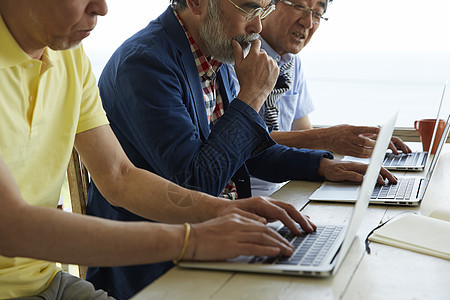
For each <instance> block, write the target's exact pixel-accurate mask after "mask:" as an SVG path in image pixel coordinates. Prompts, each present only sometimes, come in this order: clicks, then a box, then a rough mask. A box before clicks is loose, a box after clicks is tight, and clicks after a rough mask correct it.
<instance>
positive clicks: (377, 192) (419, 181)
mask: <svg viewBox="0 0 450 300" xmlns="http://www.w3.org/2000/svg"><path fill="white" fill-rule="evenodd" d="M449 131H450V115H449V116H448V118H447V122H446V124H445V127H444V132H443V133H442V137H441V139H440V140H439V144H438V147H437V149H436V153H435V154H434V156H433V159H432V160H431V163H430V166H429V168H428V170H427V172H426V175H425V176H397V179H398V183H397V184H389V183H387V184H386V185H379V184H377V185H376V186H375V188H374V190H373V193H372V196H371V199H370V203H373V204H391V205H419V204H420V202H421V201H422V199H423V196H424V194H425V191H426V188H427V187H428V183H429V181H430V179H431V175H432V174H433V172H434V169H435V167H436V164H437V161H438V160H439V155H440V154H441V150H442V148H443V147H444V144H445V142H446V140H447V137H448V134H449ZM359 190H360V185H359V184H354V183H342V182H329V181H326V182H324V183H323V184H322V185H321V186H320V187H319V188H318V189H317V190H316V191H315V192H314V193H313V194H312V195H311V196H310V197H309V199H310V200H313V201H328V202H329V201H332V202H354V201H355V200H356V199H357V197H358V193H359Z"/></svg>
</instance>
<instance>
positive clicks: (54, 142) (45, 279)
mask: <svg viewBox="0 0 450 300" xmlns="http://www.w3.org/2000/svg"><path fill="white" fill-rule="evenodd" d="M0 45H1V46H0V156H1V157H2V158H3V160H4V161H5V163H6V165H7V166H8V168H9V170H10V171H11V173H12V174H13V176H14V179H15V180H16V182H17V184H18V185H19V188H20V191H21V194H22V197H23V198H24V199H25V201H26V202H27V203H29V204H31V205H36V206H44V207H54V208H55V209H56V206H57V203H58V199H59V195H60V192H61V186H62V183H63V180H64V176H65V172H66V169H67V164H68V162H69V158H70V155H71V152H72V148H73V143H74V139H75V134H76V133H79V132H82V131H86V130H88V129H92V128H95V127H98V126H100V125H104V124H108V120H107V118H106V114H105V112H104V110H103V108H102V105H101V101H100V97H99V92H98V88H97V84H96V80H95V77H94V75H93V74H92V72H91V65H90V62H89V60H88V58H87V57H86V55H85V53H84V51H83V49H82V47H81V46H80V47H78V48H75V49H71V50H65V51H53V50H51V49H48V48H47V49H46V50H45V53H44V55H43V57H42V60H35V59H32V58H30V57H29V56H28V55H27V54H26V53H25V52H24V51H23V50H22V49H21V48H20V47H19V45H18V44H17V43H16V41H15V39H14V38H13V37H12V36H11V34H10V32H9V31H8V29H7V27H6V26H5V23H4V22H3V20H2V18H1V17H0ZM0 209H1V208H0ZM42 222H45V220H42ZM10 226H14V224H11V225H10ZM0 243H1V241H0ZM38 246H39V245H37V247H38ZM58 271H59V270H58V269H57V268H56V266H55V263H51V262H46V261H40V260H34V259H28V258H18V257H16V258H7V257H3V256H0V299H4V298H14V297H22V296H31V295H35V294H38V293H40V292H42V291H43V290H44V289H45V288H46V287H47V286H48V284H49V283H50V281H51V279H52V278H53V276H54V275H55V274H56V272H58Z"/></svg>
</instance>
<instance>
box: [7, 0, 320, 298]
mask: <svg viewBox="0 0 450 300" xmlns="http://www.w3.org/2000/svg"><path fill="white" fill-rule="evenodd" d="M106 12H107V6H106V3H105V1H104V0H46V1H36V0H1V1H0V44H1V47H0V131H1V133H0V299H6V298H17V297H27V296H33V295H38V294H40V296H39V299H41V298H43V299H64V298H66V297H71V298H73V299H92V298H96V299H100V298H107V295H106V294H105V293H104V292H102V291H94V289H93V287H92V285H91V284H90V283H87V282H86V281H83V280H81V279H78V278H76V277H73V276H71V275H69V274H66V273H64V272H61V271H60V270H59V269H57V267H56V266H55V264H54V263H52V261H59V262H63V263H76V264H82V265H91V266H113V265H132V264H144V263H153V262H160V261H167V260H171V259H175V258H176V259H177V260H180V259H183V258H184V259H196V260H205V259H207V260H211V259H225V258H228V257H234V256H236V255H239V254H247V255H278V254H280V253H281V254H283V255H290V254H291V253H292V248H291V246H290V245H289V244H288V243H287V241H286V240H284V239H283V238H282V237H280V236H279V235H278V234H277V233H276V232H274V231H272V230H271V229H269V228H268V227H266V226H265V225H264V223H265V218H267V219H280V220H281V221H283V223H285V224H286V225H288V227H289V228H291V230H292V231H293V232H294V233H299V229H298V228H297V227H296V226H295V222H297V223H299V224H300V225H301V227H302V228H303V229H304V230H305V231H309V232H311V231H313V230H314V227H315V226H314V224H312V223H311V222H310V221H309V220H308V219H307V218H304V217H303V216H302V215H301V214H300V213H299V212H297V211H296V210H295V208H294V207H292V206H291V205H288V204H284V203H282V202H279V201H275V200H265V199H262V198H250V199H244V200H240V201H228V200H224V199H219V198H216V197H211V196H208V195H206V194H202V193H198V192H193V191H189V190H186V189H184V188H181V187H179V186H177V185H175V184H173V183H170V182H168V181H166V180H164V179H162V178H160V177H158V176H156V175H154V174H152V173H150V172H147V171H144V170H141V169H138V168H136V167H134V166H133V165H132V164H131V163H130V161H129V160H128V159H127V157H126V156H125V154H124V152H123V151H122V149H121V147H120V145H119V143H118V142H117V140H116V138H115V136H114V134H113V133H112V131H111V129H110V127H109V125H108V121H107V118H106V116H105V113H104V111H103V109H102V107H101V104H100V103H101V102H100V99H99V94H98V90H97V86H96V80H95V78H94V76H93V75H92V72H91V68H90V63H89V61H88V59H87V57H86V56H85V54H84V52H83V49H82V47H81V46H79V44H80V42H81V40H82V39H83V38H85V37H87V36H88V35H89V33H90V31H91V30H92V29H93V28H94V27H95V25H96V21H97V16H98V15H104V14H106ZM257 55H258V56H259V57H257V59H256V61H255V62H252V61H249V62H248V63H247V65H248V66H249V68H261V67H264V66H265V65H267V64H270V63H271V62H270V61H269V60H268V59H267V57H266V56H265V54H264V53H259V54H257ZM261 84H265V83H261ZM265 96H266V95H265ZM265 96H264V97H265ZM74 145H75V147H76V148H77V150H78V152H79V153H80V155H81V158H82V160H83V162H84V163H85V164H86V166H87V167H88V169H89V171H90V174H91V176H92V178H93V180H95V183H96V185H97V186H98V187H99V189H100V191H101V192H102V193H103V194H104V195H105V197H106V198H107V199H108V200H109V201H110V202H111V203H112V204H114V205H116V206H119V207H124V208H126V209H127V210H129V211H132V212H134V213H135V214H138V215H140V216H143V217H145V218H148V219H153V220H157V221H159V222H165V223H183V222H186V223H185V224H184V225H167V224H163V223H150V222H139V223H136V222H127V223H122V222H117V221H110V220H106V219H99V218H94V217H88V216H81V215H74V214H69V213H65V212H63V211H60V210H57V209H55V208H56V206H57V202H58V198H59V193H60V190H61V185H62V182H63V178H64V176H65V170H66V167H67V164H68V161H69V157H70V154H71V150H72V147H73V146H74ZM209 219H212V220H210V221H207V220H209ZM199 222H200V223H199ZM189 223H198V224H195V226H194V225H190V224H189ZM190 232H194V233H195V234H190ZM254 237H258V238H257V239H256V238H254ZM224 243H226V247H224V246H225V244H224ZM97 297H98V298H97Z"/></svg>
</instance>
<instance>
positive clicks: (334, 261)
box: [179, 115, 397, 277]
mask: <svg viewBox="0 0 450 300" xmlns="http://www.w3.org/2000/svg"><path fill="white" fill-rule="evenodd" d="M396 118H397V115H394V116H393V117H392V118H390V119H389V121H388V122H386V124H385V125H384V126H382V128H381V130H380V133H379V136H378V139H377V141H376V144H375V148H374V151H373V153H372V159H371V163H370V164H369V167H368V169H367V172H366V175H365V176H364V180H363V183H362V185H361V188H360V191H359V196H358V200H357V201H356V204H355V207H354V209H353V212H352V216H351V218H350V221H349V223H348V224H347V225H342V224H339V225H324V226H318V231H317V232H315V233H312V234H307V235H301V236H298V237H297V236H293V235H291V236H290V237H289V235H290V234H289V233H288V231H287V230H286V228H285V227H281V228H280V229H279V232H280V233H281V234H284V235H287V238H292V242H291V243H292V244H293V245H294V247H295V252H294V254H293V255H292V256H291V257H288V258H287V257H255V256H239V257H237V258H235V259H230V260H227V261H224V262H181V263H180V264H179V265H180V266H181V267H184V268H195V269H212V270H226V271H242V272H256V273H273V274H285V275H297V276H313V277H326V276H331V275H333V274H335V273H336V272H337V270H338V268H339V266H340V265H341V263H342V261H343V260H344V258H345V256H346V254H347V252H348V250H349V249H350V246H351V244H352V242H353V239H354V238H355V236H356V233H357V231H358V229H359V227H360V225H361V222H362V219H363V217H364V215H365V212H366V210H367V207H368V205H369V198H370V194H371V191H372V190H373V187H374V186H375V183H376V180H377V177H378V173H379V172H380V168H381V163H382V161H383V157H384V155H385V152H386V149H387V147H388V144H389V141H390V138H391V135H392V132H393V130H394V125H395V120H396ZM305 248H306V249H305ZM316 248H318V249H319V250H318V251H317V252H316V253H315V254H314V255H313V250H314V249H316Z"/></svg>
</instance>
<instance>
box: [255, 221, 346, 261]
mask: <svg viewBox="0 0 450 300" xmlns="http://www.w3.org/2000/svg"><path fill="white" fill-rule="evenodd" d="M343 229H344V226H336V225H328V226H318V227H317V230H316V231H315V232H313V233H310V234H302V235H299V236H296V235H294V234H293V233H291V232H290V231H289V229H288V228H287V227H286V226H284V227H282V228H281V229H280V230H278V233H279V234H280V235H282V236H283V237H285V238H286V239H287V240H288V241H289V242H290V243H291V244H292V245H293V246H294V248H295V250H294V253H293V254H292V256H290V257H284V256H273V257H268V256H255V257H254V258H253V259H252V261H250V263H266V264H284V265H301V266H319V265H320V264H321V262H322V260H323V259H324V258H325V256H326V255H327V254H328V251H329V250H330V248H331V246H332V245H333V244H334V242H335V241H336V239H337V237H338V236H339V234H340V233H341V231H342V230H343Z"/></svg>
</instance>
